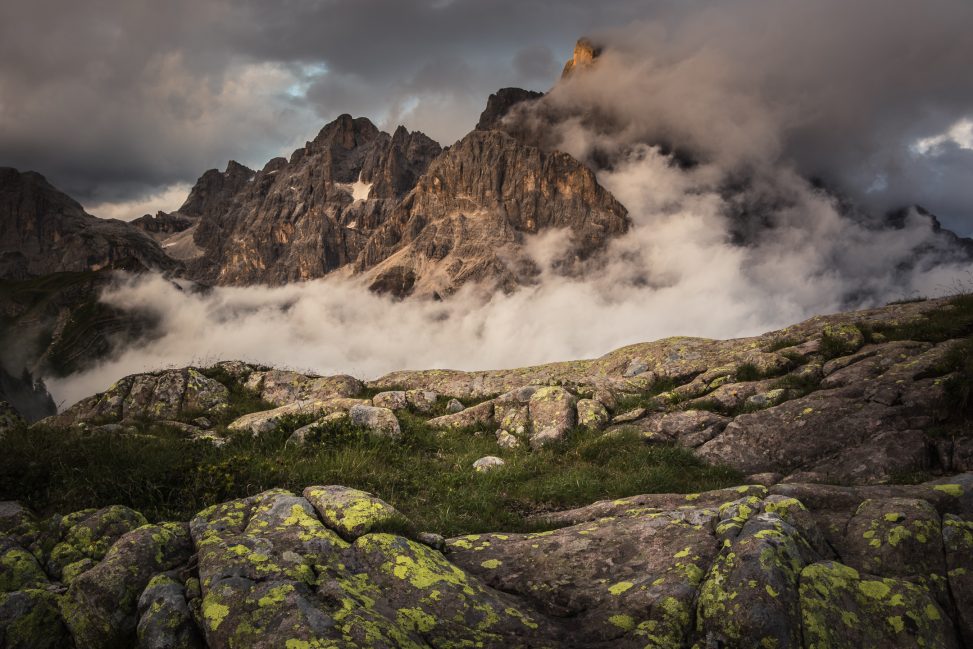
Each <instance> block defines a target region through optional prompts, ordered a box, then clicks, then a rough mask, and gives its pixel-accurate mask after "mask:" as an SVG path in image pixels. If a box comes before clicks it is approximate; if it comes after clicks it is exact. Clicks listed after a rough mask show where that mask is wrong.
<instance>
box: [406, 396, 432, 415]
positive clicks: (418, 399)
mask: <svg viewBox="0 0 973 649" xmlns="http://www.w3.org/2000/svg"><path fill="white" fill-rule="evenodd" d="M405 399H406V401H408V403H409V405H410V406H412V408H413V409H414V410H415V411H416V412H418V413H422V414H428V413H430V412H432V411H433V410H434V409H435V407H436V402H438V401H439V393H438V392H434V391H432V390H407V391H406V393H405Z"/></svg>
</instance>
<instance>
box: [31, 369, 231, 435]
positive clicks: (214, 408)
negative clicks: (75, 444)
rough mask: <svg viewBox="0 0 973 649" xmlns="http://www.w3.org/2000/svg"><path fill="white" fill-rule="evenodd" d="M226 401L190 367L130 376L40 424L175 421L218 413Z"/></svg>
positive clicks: (225, 394) (222, 389)
mask: <svg viewBox="0 0 973 649" xmlns="http://www.w3.org/2000/svg"><path fill="white" fill-rule="evenodd" d="M228 398H229V391H228V390H227V388H226V386H224V385H223V384H222V383H219V382H218V381H214V380H213V379H210V378H207V377H206V376H204V375H203V374H201V373H200V372H199V370H197V369H195V368H192V367H189V368H185V369H181V370H164V371H162V372H153V373H147V374H134V375H131V376H126V377H125V378H123V379H121V380H119V381H118V382H116V383H115V384H114V385H112V386H111V387H110V388H109V389H108V390H107V391H105V392H103V393H101V394H97V395H95V396H93V397H88V398H87V399H83V400H81V401H79V402H78V403H76V404H74V405H73V406H71V407H70V408H68V409H67V410H65V411H64V412H63V413H61V414H59V415H55V416H53V417H48V418H46V419H44V420H42V423H43V424H44V425H49V426H55V427H63V426H70V425H74V424H79V423H88V422H97V423H99V424H105V423H119V422H125V421H132V420H136V419H142V420H145V419H152V420H170V419H178V418H179V417H182V416H184V415H188V414H193V415H195V414H198V413H202V412H207V413H220V412H222V411H223V410H225V409H226V407H227V405H228V404H227V401H228Z"/></svg>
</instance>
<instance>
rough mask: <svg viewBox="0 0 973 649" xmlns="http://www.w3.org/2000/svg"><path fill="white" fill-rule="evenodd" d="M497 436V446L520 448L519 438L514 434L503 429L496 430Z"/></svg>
mask: <svg viewBox="0 0 973 649" xmlns="http://www.w3.org/2000/svg"><path fill="white" fill-rule="evenodd" d="M496 436H497V446H499V447H500V448H506V449H513V448H520V440H519V439H517V437H516V436H515V435H512V434H511V433H508V432H507V431H505V430H498V431H497V432H496Z"/></svg>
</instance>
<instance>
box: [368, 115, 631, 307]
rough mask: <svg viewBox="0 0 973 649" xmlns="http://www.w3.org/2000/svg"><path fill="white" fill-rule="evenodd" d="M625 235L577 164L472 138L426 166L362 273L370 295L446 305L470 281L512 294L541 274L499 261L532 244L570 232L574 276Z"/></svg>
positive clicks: (616, 214)
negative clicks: (437, 299)
mask: <svg viewBox="0 0 973 649" xmlns="http://www.w3.org/2000/svg"><path fill="white" fill-rule="evenodd" d="M627 228H628V217H627V211H626V210H625V208H624V207H622V205H621V204H620V203H619V202H618V201H616V200H615V198H614V197H613V196H612V195H611V194H610V193H609V192H608V191H606V190H605V189H604V188H602V187H601V186H600V185H599V184H598V182H597V180H596V179H595V176H594V174H593V173H592V172H591V171H590V170H589V169H588V168H587V167H585V166H584V165H582V164H581V163H580V162H578V161H577V160H575V159H574V158H572V157H571V156H569V155H567V154H565V153H560V152H544V151H541V150H540V149H537V148H534V147H531V146H527V145H524V144H522V143H520V142H519V141H517V140H516V139H514V138H512V137H510V136H509V135H507V134H506V133H503V132H502V131H473V132H472V133H470V134H469V135H467V136H466V137H465V138H463V139H462V140H460V141H459V142H458V143H456V144H455V145H454V146H452V147H450V149H449V150H448V151H446V152H445V153H444V154H443V155H442V156H440V157H439V158H437V159H436V160H435V161H433V162H432V163H431V164H430V165H429V168H428V170H427V171H426V173H425V174H424V175H423V176H422V177H421V178H420V179H419V180H418V183H417V185H416V187H415V189H414V191H413V192H412V193H411V194H410V195H409V197H408V198H407V199H406V200H405V201H404V203H403V209H401V210H398V211H396V212H395V213H394V214H393V216H392V218H391V219H389V220H388V221H386V222H385V223H383V224H382V225H381V226H380V228H379V229H378V230H377V231H376V233H375V235H374V236H373V237H372V238H371V239H370V240H369V242H368V243H367V245H366V246H365V247H364V249H363V250H362V254H361V256H360V257H359V259H358V261H357V264H356V266H357V269H358V270H359V271H361V272H366V273H368V274H369V276H370V277H374V278H375V279H374V282H373V284H372V286H373V288H375V289H376V290H378V289H382V290H385V289H386V288H387V289H388V291H389V292H392V293H394V294H396V295H399V296H404V295H409V294H413V293H419V294H426V295H431V294H436V295H446V294H449V293H451V292H452V291H453V290H454V289H455V288H456V287H458V286H459V285H461V284H463V283H465V282H468V281H494V282H496V283H497V285H498V286H500V287H501V288H507V289H511V288H513V287H515V286H516V285H518V284H521V283H524V282H526V281H530V278H531V276H532V274H533V273H534V272H536V269H535V268H534V266H533V263H532V262H530V261H529V260H527V259H522V260H521V262H519V263H517V264H511V263H508V262H505V261H503V260H502V259H501V253H504V252H505V253H506V254H507V255H513V256H516V253H517V252H518V249H519V245H520V244H522V243H523V241H524V237H525V236H526V235H531V234H537V233H539V232H542V231H544V230H550V229H567V230H568V231H569V232H570V241H569V242H568V243H567V244H566V246H565V250H564V252H563V254H562V255H561V258H560V259H559V260H558V264H559V265H560V266H561V267H562V270H563V271H564V272H570V271H571V268H572V264H574V263H576V262H577V261H578V260H580V259H584V258H586V257H588V256H590V255H591V254H593V253H594V252H595V251H597V250H599V249H601V248H602V247H603V246H604V244H605V243H606V242H607V241H608V240H609V239H610V238H611V237H613V236H615V235H618V234H621V233H623V232H625V231H626V230H627ZM386 285H387V286H386Z"/></svg>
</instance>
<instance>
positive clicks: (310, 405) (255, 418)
mask: <svg viewBox="0 0 973 649" xmlns="http://www.w3.org/2000/svg"><path fill="white" fill-rule="evenodd" d="M367 403H368V402H367V401H365V400H363V399H346V398H334V399H325V400H323V401H320V400H304V401H295V402H293V403H289V404H287V405H285V406H280V407H278V408H274V409H273V410H261V411H260V412H252V413H250V414H248V415H243V416H242V417H239V418H237V419H234V420H233V421H232V422H230V425H229V426H227V430H231V431H240V432H248V433H250V434H252V435H254V436H257V435H264V434H266V433H269V432H270V431H272V430H274V429H275V428H277V426H278V425H279V424H280V423H281V422H282V421H285V420H286V419H287V418H289V417H293V416H295V415H310V416H313V417H325V416H327V415H330V414H333V413H336V412H345V411H348V410H350V409H351V408H353V407H355V406H358V405H365V404H367Z"/></svg>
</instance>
